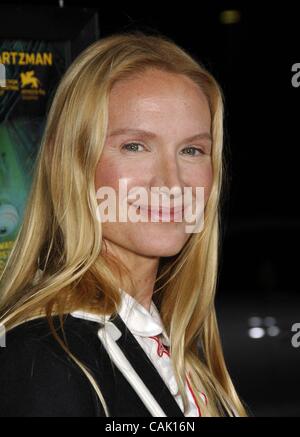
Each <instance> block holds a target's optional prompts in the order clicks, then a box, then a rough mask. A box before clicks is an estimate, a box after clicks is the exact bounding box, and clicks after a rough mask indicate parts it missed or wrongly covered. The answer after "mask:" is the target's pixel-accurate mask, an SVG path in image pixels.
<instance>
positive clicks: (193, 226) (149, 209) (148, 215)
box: [96, 178, 204, 233]
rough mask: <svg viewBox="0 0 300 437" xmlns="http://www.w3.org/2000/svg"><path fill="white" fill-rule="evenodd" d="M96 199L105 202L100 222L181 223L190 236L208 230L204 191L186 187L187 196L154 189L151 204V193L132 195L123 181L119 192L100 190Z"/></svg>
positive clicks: (179, 191) (100, 206)
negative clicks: (204, 227) (205, 219)
mask: <svg viewBox="0 0 300 437" xmlns="http://www.w3.org/2000/svg"><path fill="white" fill-rule="evenodd" d="M172 196H173V199H174V200H173V202H172V204H171V197H172ZM96 197H97V200H100V201H101V202H100V203H99V204H98V208H97V219H98V220H99V221H100V222H112V223H114V222H116V221H118V222H127V221H130V222H132V223H137V222H144V223H145V222H149V221H150V222H152V223H180V222H181V223H185V232H186V233H197V232H201V231H202V229H203V226H204V187H194V188H192V187H184V188H183V192H182V189H181V187H179V186H174V187H172V188H168V187H151V189H150V201H149V190H147V189H146V188H145V187H141V186H136V187H133V188H131V189H130V190H129V192H128V189H127V179H126V178H121V179H119V187H118V190H117V191H116V190H115V189H114V188H112V187H108V186H104V187H100V188H99V189H98V190H97V194H96ZM117 197H118V200H117ZM160 199H161V201H160ZM117 211H118V217H117Z"/></svg>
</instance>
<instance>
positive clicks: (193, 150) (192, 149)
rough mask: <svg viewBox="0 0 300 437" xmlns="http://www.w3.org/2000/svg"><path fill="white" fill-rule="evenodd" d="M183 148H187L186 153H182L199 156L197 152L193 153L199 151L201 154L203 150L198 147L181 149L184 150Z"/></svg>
mask: <svg viewBox="0 0 300 437" xmlns="http://www.w3.org/2000/svg"><path fill="white" fill-rule="evenodd" d="M184 150H188V153H184V155H190V156H199V154H198V155H195V153H194V152H199V153H200V155H203V154H204V152H203V150H202V149H199V148H198V147H186V148H185V149H183V151H184Z"/></svg>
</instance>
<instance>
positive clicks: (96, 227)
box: [0, 31, 247, 417]
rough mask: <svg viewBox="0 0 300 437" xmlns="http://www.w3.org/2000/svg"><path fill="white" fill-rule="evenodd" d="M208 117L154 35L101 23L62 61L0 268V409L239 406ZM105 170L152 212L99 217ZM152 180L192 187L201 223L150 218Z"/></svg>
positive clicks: (210, 93)
mask: <svg viewBox="0 0 300 437" xmlns="http://www.w3.org/2000/svg"><path fill="white" fill-rule="evenodd" d="M222 122H223V104H222V93H221V90H220V88H219V86H218V84H217V82H216V81H215V79H214V78H213V77H212V76H211V74H209V73H208V72H207V71H206V70H205V69H204V68H203V66H202V65H201V64H200V63H199V62H198V61H197V60H196V59H194V58H193V57H192V56H191V55H190V54H189V53H187V52H186V51H185V50H183V49H182V48H181V47H179V46H178V45H176V44H175V43H174V42H173V41H172V40H170V39H168V38H166V37H165V36H161V35H147V34H145V33H142V32H138V31H136V32H131V33H123V34H115V35H111V36H109V37H106V38H103V39H101V40H99V41H97V42H95V43H94V44H92V45H91V46H89V47H88V48H87V49H86V50H85V51H84V52H82V53H81V54H80V55H79V56H78V57H77V59H76V60H75V61H74V62H73V64H72V65H71V66H70V67H69V69H68V70H67V72H66V73H65V75H64V77H63V78H62V80H61V82H60V84H59V86H58V88H57V90H56V94H55V96H54V99H53V102H52V106H51V108H50V111H49V114H48V118H47V125H46V128H45V132H44V136H43V140H42V145H41V148H40V151H39V156H38V161H37V165H36V167H35V173H34V180H33V184H32V190H31V193H30V197H29V201H28V203H27V209H26V213H25V217H24V221H23V225H22V228H21V229H20V232H19V235H18V238H17V241H16V243H15V245H14V248H13V251H12V253H11V256H10V258H9V260H8V263H7V265H6V268H5V271H4V273H3V275H2V279H1V319H0V321H1V323H2V327H4V328H5V331H6V332H5V333H6V336H5V341H6V347H3V348H2V349H1V351H0V386H1V391H0V415H2V416H115V417H117V416H160V417H162V416H173V417H182V416H193V417H200V416H201V417H205V416H246V415H247V413H246V410H245V407H244V405H243V403H242V401H241V400H240V399H239V396H238V394H237V392H236V390H235V388H234V385H233V383H232V381H231V379H230V376H229V374H228V371H227V369H226V365H225V362H224V358H223V353H222V346H221V342H220V337H219V332H218V325H217V320H216V314H215V308H214V297H215V292H216V281H217V270H218V256H219V252H218V249H219V203H220V195H221V187H222V180H223V179H224V177H223V176H224V171H223V168H224V161H223V151H222V140H223V130H222ZM120 181H125V182H126V183H127V189H128V190H129V189H130V188H133V187H140V188H142V189H143V190H144V192H146V194H149V198H148V199H145V198H144V199H143V201H141V198H140V199H137V200H136V201H135V202H133V200H132V199H131V201H129V196H128V197H127V198H126V197H125V199H127V201H128V204H127V205H126V206H130V207H131V208H135V210H136V212H137V213H138V214H139V215H143V216H144V219H145V218H149V216H151V214H153V215H154V216H155V214H156V216H157V217H156V218H157V219H158V220H143V221H142V220H140V221H133V220H125V221H122V220H120V219H117V220H116V221H114V220H104V219H103V217H104V216H103V211H102V213H99V205H100V204H101V200H100V201H99V197H98V194H97V193H98V190H99V189H100V188H102V187H108V188H109V189H111V190H112V191H113V192H114V193H115V194H116V198H115V200H116V210H117V212H119V211H120V209H121V208H122V207H123V206H124V202H123V203H122V202H120V203H119V201H121V200H122V201H123V200H124V197H122V196H121V191H120V185H119V182H120ZM152 187H159V188H162V190H164V195H166V196H167V197H170V196H169V194H167V193H170V191H168V190H169V189H171V188H172V187H179V188H180V189H182V191H180V190H179V191H177V193H178V192H179V193H180V192H181V193H183V188H184V187H190V188H191V189H192V199H193V200H195V199H196V196H195V193H196V192H197V191H196V188H197V187H202V188H203V189H204V191H203V192H204V195H203V205H204V212H203V217H204V219H203V220H204V221H203V223H204V224H203V228H202V230H201V232H186V225H187V223H186V221H185V218H183V220H181V221H179V220H178V221H176V220H175V215H176V214H177V213H178V211H179V210H178V208H177V207H176V206H174V205H173V206H171V209H170V210H169V213H170V217H171V219H170V220H169V221H166V220H163V215H164V214H165V210H164V209H162V207H161V205H159V206H158V209H156V210H155V205H154V206H153V205H152V204H151V202H150V191H151V189H152ZM121 197H122V199H121ZM181 198H182V194H177V195H175V197H174V202H175V201H179V200H182V199H181ZM102 200H104V199H102ZM169 200H170V199H169ZM147 202H149V203H147ZM119 205H121V207H120V206H119ZM109 206H110V207H111V203H110V204H109ZM156 206H157V205H156ZM176 208H177V209H176ZM181 212H184V209H181ZM117 217H119V216H118V215H117ZM151 218H152V216H151Z"/></svg>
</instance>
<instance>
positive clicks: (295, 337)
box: [291, 323, 300, 347]
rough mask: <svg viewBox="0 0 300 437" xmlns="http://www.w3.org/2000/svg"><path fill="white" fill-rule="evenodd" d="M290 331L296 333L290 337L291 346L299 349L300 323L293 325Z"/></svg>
mask: <svg viewBox="0 0 300 437" xmlns="http://www.w3.org/2000/svg"><path fill="white" fill-rule="evenodd" d="M292 331H293V332H296V334H294V335H293V336H292V340H291V342H292V346H293V347H300V323H294V324H293V326H292Z"/></svg>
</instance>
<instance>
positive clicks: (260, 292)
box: [0, 0, 300, 417]
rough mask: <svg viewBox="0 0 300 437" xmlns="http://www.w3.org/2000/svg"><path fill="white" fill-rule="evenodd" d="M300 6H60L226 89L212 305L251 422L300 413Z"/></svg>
mask: <svg viewBox="0 0 300 437" xmlns="http://www.w3.org/2000/svg"><path fill="white" fill-rule="evenodd" d="M4 3H5V2H0V7H1V4H4ZM263 3H265V5H264V4H263ZM296 3H297V2H294V1H289V2H287V1H286V2H284V3H282V2H278V3H275V2H259V1H251V2H244V1H240V2H238V1H236V2H234V1H212V0H206V1H199V2H195V3H193V2H186V3H182V2H180V3H178V4H175V2H172V3H170V5H169V6H168V7H165V4H164V3H163V2H157V3H156V2H141V3H137V4H135V3H129V4H128V2H126V3H125V2H123V6H121V5H119V4H118V3H116V4H113V3H112V2H100V1H85V2H83V1H82V2H80V1H77V2H75V1H65V2H64V8H66V9H68V8H69V9H70V10H71V9H72V8H76V7H85V8H96V9H98V12H99V29H100V37H104V36H107V35H109V34H111V33H114V32H119V31H130V30H142V31H145V32H158V33H162V34H165V35H167V36H169V37H171V38H172V39H173V40H174V41H175V42H176V43H177V44H179V45H180V46H182V47H183V48H185V49H186V50H188V51H189V52H190V53H191V54H192V55H193V54H194V55H196V56H197V57H198V59H199V60H201V62H202V63H203V64H204V65H205V66H206V67H207V68H208V69H209V70H210V71H211V72H212V73H213V74H214V75H215V77H216V78H217V80H218V81H219V83H220V84H221V87H222V88H223V91H224V96H225V108H226V114H225V122H226V150H227V157H228V166H229V175H230V186H229V188H230V189H229V192H228V194H227V196H226V198H225V203H224V207H223V223H224V226H223V234H222V235H223V237H222V240H223V244H222V254H221V266H220V277H219V286H218V292H217V298H216V305H217V315H218V319H219V325H220V332H221V336H222V340H223V346H224V353H225V359H226V362H227V365H228V368H229V371H230V374H231V376H232V379H233V381H234V383H235V386H236V388H237V390H238V392H239V394H240V396H241V398H242V399H243V400H244V401H245V402H246V403H247V405H248V407H249V408H250V410H251V413H252V414H253V415H255V416H299V417H300V398H299V390H300V371H299V369H300V347H299V348H295V347H293V346H292V344H291V338H292V335H293V333H292V331H291V327H292V325H293V324H294V323H296V322H298V323H300V298H299V286H298V280H297V279H298V278H297V275H298V271H299V267H298V264H299V255H298V247H299V235H300V234H299V227H300V226H299V224H300V220H299V219H300V217H299V208H298V199H299V196H298V186H299V183H298V178H299V161H298V160H299V147H300V145H299V141H298V130H299V120H298V119H299V116H298V114H299V110H298V105H299V104H300V89H298V88H293V87H292V84H291V78H292V75H293V73H292V72H291V67H292V65H293V64H294V63H296V62H300V50H299V49H300V42H299V38H298V29H299V25H300V18H299V17H300V15H299V13H298V10H297V9H296V8H295V5H296ZM15 4H18V2H15ZM19 4H21V2H19ZM26 4H28V5H33V2H22V5H26ZM39 4H40V3H39ZM43 4H44V5H58V2H43ZM138 5H139V6H138ZM228 10H235V11H237V12H236V13H235V16H236V18H235V20H234V22H232V23H226V20H225V22H224V18H222V17H224V14H222V12H224V11H228ZM0 11H1V9H0ZM225 17H226V15H225ZM49 32H50V30H49ZM52 32H53V29H52ZM254 316H255V317H257V318H258V319H256V320H253V319H251V318H252V317H254ZM272 325H275V328H274V326H273V327H272ZM250 327H252V328H254V331H253V330H252V331H249V329H250ZM270 327H271V329H270ZM257 328H259V330H257ZM255 332H259V333H261V334H263V335H262V337H260V338H253V337H252V335H254V334H255ZM253 333H254V334H253Z"/></svg>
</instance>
